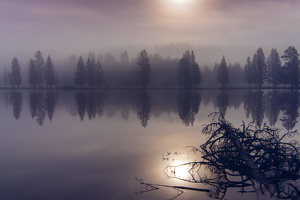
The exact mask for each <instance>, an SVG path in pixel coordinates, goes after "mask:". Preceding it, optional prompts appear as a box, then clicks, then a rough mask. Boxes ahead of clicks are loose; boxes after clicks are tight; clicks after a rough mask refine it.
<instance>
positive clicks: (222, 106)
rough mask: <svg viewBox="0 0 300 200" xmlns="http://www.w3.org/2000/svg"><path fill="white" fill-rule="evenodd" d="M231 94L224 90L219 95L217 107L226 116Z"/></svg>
mask: <svg viewBox="0 0 300 200" xmlns="http://www.w3.org/2000/svg"><path fill="white" fill-rule="evenodd" d="M228 100H229V96H228V94H226V93H225V92H224V91H223V92H222V93H221V94H219V95H218V96H217V107H218V108H219V112H220V113H221V114H222V115H223V116H225V115H226V110H227V107H228Z"/></svg>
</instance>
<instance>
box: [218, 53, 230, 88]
mask: <svg viewBox="0 0 300 200" xmlns="http://www.w3.org/2000/svg"><path fill="white" fill-rule="evenodd" d="M217 81H218V82H219V83H220V84H221V85H222V88H224V87H225V85H226V83H228V82H229V73H228V69H227V63H226V60H225V57H224V56H223V58H222V60H221V64H220V65H219V70H218V76H217Z"/></svg>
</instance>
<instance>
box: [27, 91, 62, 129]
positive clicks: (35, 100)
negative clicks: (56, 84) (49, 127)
mask: <svg viewBox="0 0 300 200" xmlns="http://www.w3.org/2000/svg"><path fill="white" fill-rule="evenodd" d="M56 98H58V94H57V93H56V92H53V91H46V95H44V94H43V90H33V91H31V92H30V93H29V108H30V114H31V117H32V118H35V117H36V121H37V123H38V124H39V125H40V126H42V125H43V124H44V121H45V117H46V114H47V116H48V118H49V120H50V121H51V120H52V118H53V114H54V110H55V106H56Z"/></svg>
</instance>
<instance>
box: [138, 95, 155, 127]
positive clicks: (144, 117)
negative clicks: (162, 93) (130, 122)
mask: <svg viewBox="0 0 300 200" xmlns="http://www.w3.org/2000/svg"><path fill="white" fill-rule="evenodd" d="M151 107H152V105H151V97H150V96H149V95H148V94H147V92H146V91H145V90H143V91H141V92H139V93H138V94H137V98H136V108H137V116H138V118H139V120H141V124H142V126H143V127H144V128H146V126H147V125H148V120H149V119H150V112H151Z"/></svg>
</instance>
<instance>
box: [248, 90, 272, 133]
mask: <svg viewBox="0 0 300 200" xmlns="http://www.w3.org/2000/svg"><path fill="white" fill-rule="evenodd" d="M266 103H267V102H266V96H264V92H263V91H261V90H258V91H248V92H246V94H245V99H244V109H245V112H246V116H247V118H248V117H249V115H250V114H251V117H252V120H253V121H254V122H255V124H256V125H257V126H259V127H261V125H262V123H263V120H264V115H265V112H266Z"/></svg>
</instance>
